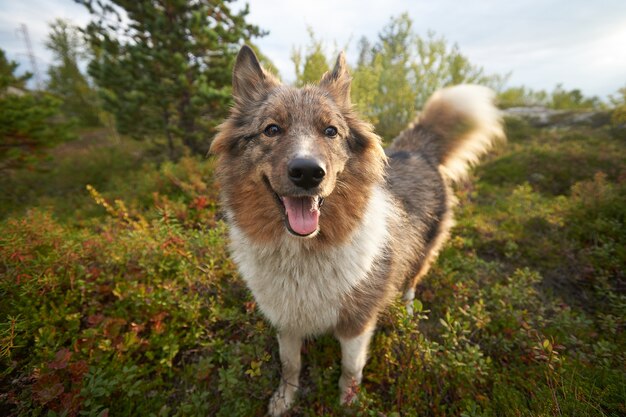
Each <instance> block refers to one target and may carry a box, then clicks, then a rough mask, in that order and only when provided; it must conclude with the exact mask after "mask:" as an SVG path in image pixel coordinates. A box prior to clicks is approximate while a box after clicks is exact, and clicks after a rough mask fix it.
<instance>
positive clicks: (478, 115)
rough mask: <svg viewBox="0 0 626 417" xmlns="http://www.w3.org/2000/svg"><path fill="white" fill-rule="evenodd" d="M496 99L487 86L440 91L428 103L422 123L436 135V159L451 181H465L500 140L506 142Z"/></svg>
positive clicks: (461, 87) (468, 86) (466, 86)
mask: <svg viewBox="0 0 626 417" xmlns="http://www.w3.org/2000/svg"><path fill="white" fill-rule="evenodd" d="M494 97H495V94H494V92H493V91H492V90H491V89H489V88H487V87H482V86H478V85H458V86H455V87H449V88H445V89H443V90H439V91H437V92H436V93H435V94H433V95H432V96H431V98H430V99H428V101H427V102H426V105H425V106H424V111H423V112H422V115H421V117H420V120H419V124H420V125H421V126H422V127H424V128H426V129H427V130H430V131H431V132H432V133H434V134H435V136H437V138H436V139H435V140H436V141H437V142H438V143H437V146H436V147H435V148H436V150H437V151H438V152H437V155H436V157H437V160H438V161H439V165H440V167H441V169H442V172H443V173H444V174H445V175H446V176H447V177H448V178H450V179H451V180H452V181H459V180H460V179H462V178H464V177H465V176H466V175H467V171H468V169H469V168H470V167H471V166H473V165H475V164H477V163H478V160H479V159H480V157H481V156H482V155H484V154H486V153H487V152H488V151H489V150H491V148H492V147H493V146H494V145H495V143H496V142H497V141H504V140H505V135H504V131H503V129H502V116H501V114H500V110H498V108H497V107H496V106H495V105H494V102H493V100H494Z"/></svg>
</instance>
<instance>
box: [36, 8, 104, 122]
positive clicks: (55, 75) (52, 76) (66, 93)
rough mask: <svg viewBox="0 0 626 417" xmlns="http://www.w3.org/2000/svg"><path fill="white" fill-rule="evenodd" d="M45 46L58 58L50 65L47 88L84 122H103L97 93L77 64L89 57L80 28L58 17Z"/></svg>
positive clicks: (72, 115) (68, 113) (66, 110)
mask: <svg viewBox="0 0 626 417" xmlns="http://www.w3.org/2000/svg"><path fill="white" fill-rule="evenodd" d="M46 47H47V48H48V49H49V50H50V51H52V54H53V57H54V61H55V62H54V63H53V64H52V65H51V66H50V67H48V77H49V80H48V91H49V92H50V93H52V94H54V95H55V96H56V97H58V98H59V99H61V101H62V105H61V110H62V111H63V114H65V115H66V116H67V117H69V118H71V119H74V120H76V121H77V122H78V123H79V124H80V125H82V126H97V125H98V124H100V120H99V116H98V113H99V111H100V110H99V107H98V97H97V94H96V92H95V91H94V90H93V89H92V88H91V86H90V85H89V83H88V82H87V80H86V79H85V76H84V75H83V74H82V73H81V72H80V69H79V68H78V62H79V60H81V59H86V58H87V54H86V52H85V46H84V45H83V40H82V37H81V34H80V32H79V29H78V28H77V27H76V26H73V25H71V24H70V23H69V22H67V21H65V20H62V19H57V20H55V21H54V22H53V23H51V24H50V34H49V35H48V41H47V42H46Z"/></svg>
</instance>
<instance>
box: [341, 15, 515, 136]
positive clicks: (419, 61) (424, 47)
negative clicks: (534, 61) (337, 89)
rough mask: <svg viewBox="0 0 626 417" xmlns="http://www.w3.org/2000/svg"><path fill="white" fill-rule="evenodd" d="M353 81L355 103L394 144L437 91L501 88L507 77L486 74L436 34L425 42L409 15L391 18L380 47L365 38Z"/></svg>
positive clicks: (380, 35)
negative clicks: (458, 87) (463, 85)
mask: <svg viewBox="0 0 626 417" xmlns="http://www.w3.org/2000/svg"><path fill="white" fill-rule="evenodd" d="M353 78H354V81H353V84H352V85H353V90H352V101H353V103H355V105H356V107H357V109H358V110H359V111H360V113H361V114H362V115H364V116H365V117H367V118H368V119H369V120H370V121H371V122H372V123H374V124H375V126H376V131H377V132H378V133H379V134H380V135H381V136H383V137H384V138H385V139H387V140H391V139H393V138H394V137H395V136H396V135H397V134H398V133H399V132H400V131H401V130H402V129H404V128H405V127H406V126H407V124H408V123H409V122H410V121H411V120H412V119H413V118H414V116H415V112H416V110H417V109H420V108H422V106H423V105H424V104H425V102H426V100H427V99H428V97H430V96H431V95H432V94H433V93H434V92H435V91H436V90H438V89H440V88H443V87H446V86H450V85H455V84H461V83H476V84H483V85H488V86H490V87H492V88H496V89H499V88H500V87H501V86H502V84H503V83H504V80H505V79H506V76H500V75H486V74H485V73H484V70H483V69H482V68H481V67H477V66H475V65H473V64H471V63H470V62H469V60H468V59H467V58H466V57H465V56H464V55H462V54H461V52H460V51H459V48H458V46H457V45H452V46H449V45H448V42H447V41H446V39H445V38H443V37H438V36H437V35H436V34H435V33H434V32H428V33H427V36H426V37H421V36H420V35H418V34H417V33H415V32H414V30H413V22H412V20H411V18H410V17H409V15H408V14H406V13H404V14H402V15H400V16H398V17H393V18H391V20H390V22H389V23H388V24H387V25H386V26H385V27H384V28H383V29H382V31H381V32H380V34H379V36H378V40H377V41H376V42H375V43H373V44H372V43H370V41H369V40H367V39H361V41H360V42H359V61H358V63H357V66H356V68H355V69H354V71H353Z"/></svg>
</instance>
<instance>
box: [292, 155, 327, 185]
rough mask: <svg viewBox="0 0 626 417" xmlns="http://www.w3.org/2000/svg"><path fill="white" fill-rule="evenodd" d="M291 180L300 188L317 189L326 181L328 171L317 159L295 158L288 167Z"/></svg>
mask: <svg viewBox="0 0 626 417" xmlns="http://www.w3.org/2000/svg"><path fill="white" fill-rule="evenodd" d="M287 174H288V175H289V179H290V180H291V182H293V183H294V184H295V185H297V186H298V187H302V188H306V189H309V188H313V187H317V186H318V185H319V184H320V182H322V180H323V179H324V176H325V175H326V171H324V167H323V166H322V164H321V163H320V162H319V161H318V160H316V159H305V158H295V159H292V160H291V162H289V165H287Z"/></svg>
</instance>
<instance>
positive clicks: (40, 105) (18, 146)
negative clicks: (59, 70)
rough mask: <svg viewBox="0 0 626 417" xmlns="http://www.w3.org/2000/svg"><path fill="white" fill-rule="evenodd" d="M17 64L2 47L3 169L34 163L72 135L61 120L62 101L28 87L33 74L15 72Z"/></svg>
mask: <svg viewBox="0 0 626 417" xmlns="http://www.w3.org/2000/svg"><path fill="white" fill-rule="evenodd" d="M17 67H18V64H17V63H15V62H13V61H9V60H8V59H7V58H6V55H5V53H4V51H3V50H1V49H0V171H4V170H8V169H16V168H22V167H25V166H33V165H34V163H35V162H37V161H38V160H39V159H40V158H41V157H42V156H44V155H45V152H44V150H45V149H46V148H49V147H51V146H53V145H56V144H58V143H60V142H63V141H66V140H69V139H71V138H72V137H73V136H72V135H71V134H70V130H69V125H68V124H67V123H63V122H61V121H59V118H60V117H59V116H60V104H61V103H60V101H59V100H58V99H57V98H55V97H53V96H52V95H50V94H47V93H39V94H37V95H35V94H31V93H30V92H28V91H26V90H25V85H26V82H27V81H28V79H29V78H30V77H31V74H28V73H27V74H24V75H22V76H16V75H15V74H14V72H15V70H16V69H17Z"/></svg>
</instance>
